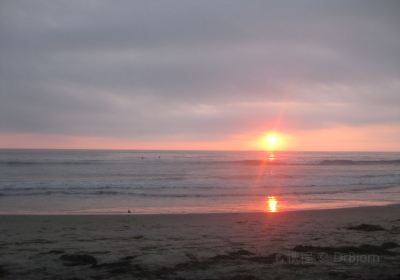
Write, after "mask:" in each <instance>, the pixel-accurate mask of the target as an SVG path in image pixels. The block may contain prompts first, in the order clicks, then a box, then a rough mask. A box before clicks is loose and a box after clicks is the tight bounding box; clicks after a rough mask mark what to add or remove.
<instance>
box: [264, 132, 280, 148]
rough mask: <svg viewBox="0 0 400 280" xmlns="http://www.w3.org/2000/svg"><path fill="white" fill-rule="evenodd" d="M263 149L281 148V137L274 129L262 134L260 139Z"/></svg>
mask: <svg viewBox="0 0 400 280" xmlns="http://www.w3.org/2000/svg"><path fill="white" fill-rule="evenodd" d="M261 142H262V143H261V145H262V147H263V149H266V150H268V151H275V150H277V149H280V148H282V137H281V135H280V134H279V133H277V132H276V131H270V132H267V133H265V134H264V136H263V137H262V139H261Z"/></svg>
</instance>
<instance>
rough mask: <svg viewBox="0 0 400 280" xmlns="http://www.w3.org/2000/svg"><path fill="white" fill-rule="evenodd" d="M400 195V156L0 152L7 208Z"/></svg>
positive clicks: (113, 208)
mask: <svg viewBox="0 0 400 280" xmlns="http://www.w3.org/2000/svg"><path fill="white" fill-rule="evenodd" d="M269 197H274V199H276V200H277V203H278V205H277V209H278V211H291V210H298V209H323V208H340V207H353V206H368V205H385V204H391V203H399V202H400V153H389V152H274V153H269V152H214V151H122V150H121V151H103V150H0V213H1V214H18V213H21V214H116V213H128V210H129V211H130V212H131V213H137V214H159V213H214V212H254V211H257V212H258V211H268V203H267V202H268V198H269Z"/></svg>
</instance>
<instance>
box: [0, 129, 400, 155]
mask: <svg viewBox="0 0 400 280" xmlns="http://www.w3.org/2000/svg"><path fill="white" fill-rule="evenodd" d="M264 132H267V131H263V130H260V133H259V134H255V133H247V134H246V133H243V134H242V135H236V136H231V137H227V138H226V139H219V140H215V141H196V140H193V139H187V140H184V139H181V140H180V139H176V138H174V137H172V138H164V139H158V140H148V141H143V140H142V141H135V140H134V139H129V138H117V137H115V138H113V137H94V136H65V135H55V134H52V135H47V134H30V133H8V134H6V133H0V148H5V149H7V148H10V149H18V148H26V149H31V148H32V149H133V150H263V149H264V148H265V147H263V146H262V145H260V140H259V139H260V136H261V135H262V133H264ZM278 132H279V133H284V134H285V135H286V136H287V137H286V140H285V143H284V144H283V145H282V147H281V150H287V151H400V143H399V142H398V141H396V137H395V136H396V135H399V134H400V126H396V125H393V126H369V127H358V128H352V127H336V128H327V129H316V130H305V131H294V132H292V133H290V132H288V131H279V130H278Z"/></svg>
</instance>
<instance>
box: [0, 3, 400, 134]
mask: <svg viewBox="0 0 400 280" xmlns="http://www.w3.org/2000/svg"><path fill="white" fill-rule="evenodd" d="M399 12H400V5H399V2H398V1H379V2H378V1H316V0H315V1H310V0H304V1H248V2H243V1H177V0H176V1H175V0H174V1H172V0H171V1H115V2H111V1H34V2H33V1H18V0H17V1H2V2H1V3H0V38H1V40H0V101H1V102H0V133H1V132H36V133H56V134H66V135H96V136H111V135H112V136H117V137H133V138H138V139H150V138H152V137H155V136H158V137H159V136H163V135H169V136H170V135H182V134H184V135H188V137H189V138H190V137H194V138H198V137H199V135H204V134H205V133H207V132H209V133H210V135H213V136H212V137H216V138H218V137H224V136H226V135H229V134H232V133H236V132H238V131H243V130H245V129H249V128H253V127H254V128H256V127H257V123H260V122H262V123H263V124H265V126H266V127H267V126H269V125H273V120H274V119H275V118H276V114H277V112H279V106H277V105H276V104H278V103H282V102H288V103H301V102H303V103H306V104H309V106H289V107H288V108H289V109H288V110H287V111H285V114H284V115H283V117H284V118H287V119H288V120H289V119H290V120H291V123H292V124H293V126H294V129H296V128H297V129H299V128H302V129H304V128H318V127H324V126H327V125H337V124H339V125H340V124H342V125H349V126H352V125H354V126H356V125H368V124H380V123H382V124H387V123H398V122H399V121H400V115H399V113H398V105H399V104H400V100H399V96H400V92H399V91H400V81H399V73H400V56H399V55H398V53H399V51H400V36H398V30H399V28H400V20H399V17H398V14H399ZM244 103H250V104H253V105H257V104H259V103H262V104H265V105H263V106H259V107H257V106H256V107H257V109H254V108H253V107H251V106H250V108H249V107H248V106H244V105H243V104H244ZM333 103H340V104H342V105H343V106H342V107H340V108H338V107H334V106H332V104H333ZM202 106H203V107H204V106H205V107H206V108H212V111H211V112H209V111H207V110H206V111H205V112H201V110H200V111H199V112H198V111H196V108H202ZM378 111H379V112H381V113H379V114H376V113H373V114H371V112H378ZM210 137H211V136H210Z"/></svg>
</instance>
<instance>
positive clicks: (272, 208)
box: [267, 196, 278, 212]
mask: <svg viewBox="0 0 400 280" xmlns="http://www.w3.org/2000/svg"><path fill="white" fill-rule="evenodd" d="M267 208H268V209H267V210H268V212H277V211H278V200H277V199H276V198H275V196H268V199H267Z"/></svg>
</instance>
